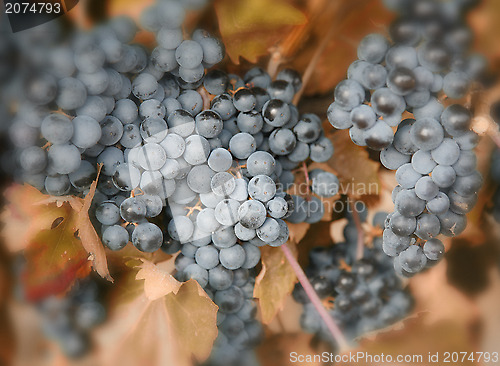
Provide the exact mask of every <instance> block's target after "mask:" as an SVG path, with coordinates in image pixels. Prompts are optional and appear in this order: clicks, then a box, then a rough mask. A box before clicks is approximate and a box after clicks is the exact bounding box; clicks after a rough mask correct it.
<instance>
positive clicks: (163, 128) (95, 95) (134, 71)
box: [10, 1, 339, 362]
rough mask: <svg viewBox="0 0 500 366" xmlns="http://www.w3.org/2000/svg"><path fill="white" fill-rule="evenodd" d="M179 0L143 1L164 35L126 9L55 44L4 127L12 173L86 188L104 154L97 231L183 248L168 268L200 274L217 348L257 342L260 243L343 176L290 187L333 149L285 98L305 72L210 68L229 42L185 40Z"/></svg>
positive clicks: (317, 125)
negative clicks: (150, 44) (148, 39)
mask: <svg viewBox="0 0 500 366" xmlns="http://www.w3.org/2000/svg"><path fill="white" fill-rule="evenodd" d="M183 4H185V3H183V2H177V1H162V2H159V3H157V4H155V5H153V7H152V8H151V9H147V10H146V11H145V13H144V14H143V16H142V25H143V27H144V28H146V29H147V30H150V31H153V32H154V33H155V37H156V41H157V43H158V46H157V47H156V48H154V49H153V51H152V52H151V54H148V52H147V51H146V50H145V49H144V48H142V47H141V46H138V45H134V44H131V43H130V42H131V41H132V40H133V38H134V36H135V32H136V30H137V28H136V26H135V24H134V23H133V22H131V21H130V20H129V19H127V18H114V19H112V20H111V22H110V23H108V24H105V25H102V26H101V27H99V28H97V29H95V30H93V31H92V32H90V33H85V34H80V33H76V34H75V35H74V36H73V37H71V39H70V40H69V42H68V44H67V45H65V46H62V47H60V48H59V49H58V53H55V50H52V51H51V53H55V54H57V55H59V56H58V57H57V58H56V61H57V67H55V68H54V69H50V68H45V69H44V72H42V73H39V74H37V76H36V78H35V79H34V81H33V82H32V83H30V84H29V85H28V88H27V93H28V94H27V100H28V102H27V104H29V105H26V106H23V108H21V109H20V114H19V115H18V118H17V120H16V122H15V123H14V124H13V126H12V127H11V129H10V137H11V139H12V142H13V144H14V146H15V147H16V150H15V153H16V156H17V161H18V163H19V167H20V169H19V170H18V173H17V176H18V179H19V180H20V181H23V182H27V183H29V184H31V185H33V186H35V187H37V188H38V189H40V190H41V191H43V192H46V193H48V194H50V195H54V196H60V195H67V194H72V195H78V196H82V195H85V194H87V192H88V191H89V188H90V185H91V183H92V182H93V181H94V180H95V179H96V176H97V169H96V166H97V165H98V164H100V165H101V166H102V169H101V172H100V175H99V180H98V184H97V190H96V193H95V195H94V198H93V201H92V206H91V210H90V216H91V220H92V221H93V223H94V226H95V227H96V229H97V231H98V233H99V234H100V236H101V238H102V242H103V244H104V245H105V246H106V247H107V248H109V249H110V250H120V249H122V248H124V247H125V246H126V245H127V244H128V243H129V242H131V243H132V244H133V245H134V246H135V247H136V248H137V249H139V250H140V251H143V252H154V251H156V250H158V249H160V248H161V249H162V250H163V251H164V252H167V253H169V254H175V253H177V252H180V253H179V254H178V255H177V257H176V260H175V265H176V274H175V276H176V278H177V279H179V280H181V281H187V280H189V279H194V280H196V281H198V283H199V284H200V285H201V286H202V287H203V288H204V289H205V291H206V292H207V293H208V294H209V296H210V297H211V298H212V299H213V300H214V302H215V303H216V304H217V305H218V306H219V308H220V311H219V321H220V324H219V329H220V332H219V334H220V336H219V339H218V341H217V342H218V343H217V344H219V348H220V350H218V351H217V349H218V348H217V347H216V350H215V351H214V355H213V358H214V359H220V358H222V357H226V358H227V357H229V356H230V355H233V356H235V355H237V354H239V353H240V352H251V349H252V348H253V346H254V345H255V344H256V342H257V341H258V339H259V336H260V334H261V329H260V325H259V324H258V323H257V322H256V320H255V304H254V302H253V300H252V298H253V284H254V282H255V274H254V272H253V271H252V270H253V269H254V268H255V266H256V265H257V264H258V263H259V261H260V255H261V253H260V249H259V247H261V246H263V245H270V246H280V245H282V244H284V243H285V242H286V241H287V240H288V236H289V229H288V226H287V223H286V222H285V221H284V220H285V219H286V220H288V221H290V222H303V221H305V222H309V223H313V222H317V221H319V220H320V219H321V218H322V217H323V214H324V207H323V202H322V201H321V199H320V198H318V197H332V196H334V195H336V194H337V192H338V190H339V188H338V185H339V183H338V179H337V177H336V176H335V175H334V174H332V173H329V172H326V171H323V170H321V169H314V170H312V171H311V172H310V174H309V175H310V184H311V187H309V189H310V191H312V192H313V193H314V194H316V195H317V196H318V197H316V196H313V195H312V194H310V193H309V194H307V196H306V197H305V198H304V197H301V196H298V195H289V194H287V190H289V189H290V188H291V187H292V186H293V184H294V181H295V176H294V174H295V169H297V167H299V166H300V165H301V164H303V165H304V169H306V166H305V162H306V161H312V162H319V163H321V162H325V161H327V160H328V159H330V158H331V156H332V154H333V145H332V143H331V141H330V140H329V139H328V138H327V137H326V136H325V134H324V131H323V128H322V124H321V120H320V118H319V117H318V116H316V115H314V114H302V115H301V114H299V112H298V110H297V108H296V107H295V106H294V105H293V104H292V100H293V97H294V95H295V94H296V93H297V91H298V90H299V89H300V88H301V86H302V81H301V78H300V75H299V74H298V73H297V72H295V71H293V70H291V69H284V70H281V71H280V72H279V73H278V75H277V76H276V78H275V80H272V78H271V76H270V75H269V74H267V73H266V72H265V71H263V70H262V69H260V68H258V67H256V68H253V69H251V70H249V71H248V72H247V73H246V74H245V75H244V77H243V78H240V77H239V76H237V75H233V74H227V73H225V72H224V71H221V70H218V69H215V68H213V66H214V65H215V64H216V63H218V62H220V61H221V60H222V58H223V57H224V46H223V45H222V43H221V42H220V41H219V40H217V39H216V38H214V37H212V36H210V35H209V34H208V33H207V32H205V31H202V30H196V31H195V32H194V33H193V35H192V39H191V40H184V39H183V32H182V31H181V25H182V22H183V19H184V14H185V9H184V5H183ZM209 68H210V70H208V71H207V70H206V69H209ZM231 357H232V356H231ZM231 362H236V359H235V360H233V361H231Z"/></svg>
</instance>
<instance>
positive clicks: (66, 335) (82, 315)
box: [37, 279, 106, 358]
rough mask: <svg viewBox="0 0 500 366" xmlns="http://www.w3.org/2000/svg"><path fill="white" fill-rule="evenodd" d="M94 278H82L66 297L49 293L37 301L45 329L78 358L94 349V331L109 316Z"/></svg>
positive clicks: (70, 353) (70, 354)
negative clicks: (51, 295) (92, 341)
mask: <svg viewBox="0 0 500 366" xmlns="http://www.w3.org/2000/svg"><path fill="white" fill-rule="evenodd" d="M99 296H100V294H99V287H98V285H97V282H95V281H94V280H92V279H86V280H80V281H78V282H77V283H76V284H75V286H74V287H73V288H72V289H71V290H70V291H69V292H68V293H67V294H66V295H65V296H64V297H55V296H53V297H49V298H46V299H44V300H42V301H40V302H39V303H38V304H37V309H38V312H39V313H40V315H41V317H42V328H43V332H44V333H45V335H46V336H47V337H48V338H49V339H53V340H55V341H56V342H57V343H58V344H59V345H60V347H61V349H62V351H63V352H64V354H65V355H66V356H68V357H71V358H78V357H81V356H83V355H85V354H86V353H87V351H88V350H89V349H90V346H91V343H90V337H89V335H90V331H91V330H92V329H93V328H94V327H96V326H97V325H99V324H101V323H102V322H103V321H104V320H105V318H106V310H105V308H104V307H103V305H102V304H101V302H100V300H99Z"/></svg>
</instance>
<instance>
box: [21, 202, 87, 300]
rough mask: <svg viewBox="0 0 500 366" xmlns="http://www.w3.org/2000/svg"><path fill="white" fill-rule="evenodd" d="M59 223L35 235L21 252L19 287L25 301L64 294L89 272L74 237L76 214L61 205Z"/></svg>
mask: <svg viewBox="0 0 500 366" xmlns="http://www.w3.org/2000/svg"><path fill="white" fill-rule="evenodd" d="M63 207H64V208H65V210H66V212H65V215H64V217H63V220H62V222H61V223H60V224H59V225H58V226H57V227H55V228H53V229H45V230H42V231H40V232H39V233H38V235H37V236H35V237H34V238H33V239H32V241H31V242H30V244H29V246H28V247H27V248H26V250H25V251H24V256H25V258H26V268H25V270H24V272H23V285H24V291H25V295H26V298H27V299H28V300H32V301H36V300H39V299H42V298H44V297H46V296H49V295H54V294H60V293H64V292H65V291H66V290H68V289H69V288H70V287H71V286H72V284H73V283H74V281H75V280H77V279H78V278H83V277H86V276H87V275H88V274H89V273H90V270H91V266H90V262H89V261H88V260H87V257H88V255H87V252H86V251H85V249H84V248H83V247H82V245H81V243H80V240H79V239H78V238H77V237H76V236H75V226H76V220H77V215H76V214H75V212H74V211H73V210H72V209H71V207H69V205H67V204H65V205H64V206H63Z"/></svg>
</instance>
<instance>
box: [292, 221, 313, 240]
mask: <svg viewBox="0 0 500 366" xmlns="http://www.w3.org/2000/svg"><path fill="white" fill-rule="evenodd" d="M287 225H288V230H289V231H290V241H293V242H294V243H298V242H299V241H301V240H302V239H303V238H304V236H305V235H306V233H307V230H309V228H310V227H311V224H308V223H307V222H301V223H299V224H292V223H290V222H288V223H287Z"/></svg>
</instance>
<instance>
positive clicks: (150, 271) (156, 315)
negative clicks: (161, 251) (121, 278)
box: [96, 258, 218, 366]
mask: <svg viewBox="0 0 500 366" xmlns="http://www.w3.org/2000/svg"><path fill="white" fill-rule="evenodd" d="M172 263H173V260H172V259H170V260H168V261H166V262H161V263H158V264H156V265H155V264H153V263H152V262H149V261H147V260H145V259H143V258H140V259H139V265H138V266H136V268H138V269H139V271H138V273H137V274H136V277H135V278H136V279H138V280H139V279H140V280H144V286H143V287H142V290H141V291H137V292H136V296H135V297H134V298H133V299H132V300H130V301H128V302H122V303H119V304H117V305H116V306H115V307H114V309H113V311H112V313H111V314H110V318H109V320H108V322H107V324H106V325H105V326H103V327H102V328H101V329H100V330H99V331H97V334H96V336H97V341H98V342H99V343H100V345H101V346H102V347H101V348H100V349H102V350H103V351H102V352H101V354H100V355H99V358H100V359H101V360H102V364H103V365H123V366H128V365H130V366H135V365H148V366H164V365H176V366H184V365H186V366H187V365H191V364H192V357H194V358H196V359H197V360H198V361H200V362H202V361H204V360H205V359H206V358H207V357H208V356H209V354H210V351H211V348H212V345H213V342H214V340H215V338H216V337H217V309H218V308H217V306H216V305H215V304H214V303H213V302H212V300H211V299H210V298H209V297H208V295H207V294H206V293H205V291H204V290H203V289H202V288H201V287H200V285H199V284H198V283H197V282H196V281H194V280H189V281H188V282H185V283H179V282H177V281H176V280H174V279H173V278H171V275H170V273H168V272H167V271H165V269H166V268H169V267H171V266H172ZM136 283H137V284H140V281H136ZM127 284H129V283H128V282H127ZM118 285H120V283H118ZM119 287H120V286H119ZM132 287H137V286H136V285H134V284H132ZM122 290H123V289H121V288H120V292H122ZM127 290H128V289H127Z"/></svg>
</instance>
